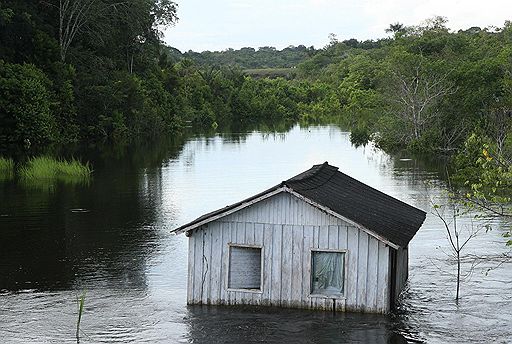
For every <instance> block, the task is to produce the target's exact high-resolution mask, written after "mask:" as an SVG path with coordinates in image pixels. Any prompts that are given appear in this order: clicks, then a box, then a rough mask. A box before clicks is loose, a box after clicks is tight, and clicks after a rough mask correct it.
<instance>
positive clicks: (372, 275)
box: [366, 237, 379, 312]
mask: <svg viewBox="0 0 512 344" xmlns="http://www.w3.org/2000/svg"><path fill="white" fill-rule="evenodd" d="M378 269H379V241H378V240H377V239H375V238H372V237H370V238H369V240H368V271H367V275H366V276H367V285H366V309H367V310H368V311H370V312H376V311H377V292H378V290H379V286H378V281H377V279H378V273H379V271H378Z"/></svg>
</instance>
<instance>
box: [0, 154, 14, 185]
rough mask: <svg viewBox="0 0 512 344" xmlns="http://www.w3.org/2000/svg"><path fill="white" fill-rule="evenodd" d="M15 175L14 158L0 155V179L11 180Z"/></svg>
mask: <svg viewBox="0 0 512 344" xmlns="http://www.w3.org/2000/svg"><path fill="white" fill-rule="evenodd" d="M13 176H14V160H12V159H11V158H3V157H1V156H0V180H9V179H12V178H13Z"/></svg>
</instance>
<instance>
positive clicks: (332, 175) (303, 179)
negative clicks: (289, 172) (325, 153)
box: [283, 161, 341, 191]
mask: <svg viewBox="0 0 512 344" xmlns="http://www.w3.org/2000/svg"><path fill="white" fill-rule="evenodd" d="M317 166H319V168H318V169H317V170H316V171H314V172H313V173H311V174H309V175H308V174H306V173H307V172H309V171H311V170H312V169H313V168H315V167H317ZM327 167H332V168H333V171H332V173H331V175H330V176H329V178H327V179H326V180H324V181H323V182H322V183H320V184H317V185H315V186H311V187H308V188H293V187H292V189H294V190H296V191H305V190H312V189H316V188H318V187H320V186H322V185H324V184H325V183H327V182H329V181H330V180H331V179H332V177H334V175H335V174H336V172H339V169H338V167H336V166H332V165H329V163H328V162H327V161H326V162H324V163H323V164H318V165H313V167H312V168H310V169H309V170H307V171H306V172H303V173H301V174H305V175H304V177H301V178H299V179H295V178H296V177H297V176H295V177H292V178H290V179H288V180H286V181H284V182H283V185H286V186H289V185H287V183H288V182H289V181H291V182H299V181H300V182H303V181H306V180H309V179H312V178H313V177H316V176H317V175H318V174H320V172H322V171H323V170H325V168H327ZM340 173H341V172H340ZM298 176H300V174H299V175H298Z"/></svg>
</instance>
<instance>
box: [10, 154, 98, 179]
mask: <svg viewBox="0 0 512 344" xmlns="http://www.w3.org/2000/svg"><path fill="white" fill-rule="evenodd" d="M18 173H19V176H20V178H21V179H22V180H23V181H29V182H37V181H61V182H65V183H73V184H75V183H86V182H88V181H89V178H90V177H91V173H92V169H91V166H90V165H89V163H85V164H83V163H82V162H80V161H79V160H76V159H74V158H73V159H71V160H69V161H67V160H61V159H54V158H51V157H47V156H40V157H36V158H31V159H29V160H28V161H27V162H26V163H25V164H24V166H22V167H21V168H20V169H19V171H18Z"/></svg>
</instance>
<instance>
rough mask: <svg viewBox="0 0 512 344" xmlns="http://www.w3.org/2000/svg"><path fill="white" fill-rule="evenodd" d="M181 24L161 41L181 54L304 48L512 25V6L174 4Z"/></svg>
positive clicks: (279, 0) (493, 0)
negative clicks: (424, 25) (435, 25)
mask: <svg viewBox="0 0 512 344" xmlns="http://www.w3.org/2000/svg"><path fill="white" fill-rule="evenodd" d="M175 1H176V2H177V3H178V6H179V7H178V16H179V18H180V20H179V21H178V23H177V24H176V26H174V27H171V28H169V29H167V30H166V31H165V36H164V41H165V42H166V43H167V44H169V45H171V46H173V47H176V48H178V49H180V50H181V51H187V50H189V49H191V50H194V51H203V50H224V49H227V48H235V49H238V48H241V47H254V48H257V47H261V46H275V47H277V48H279V49H281V48H284V47H286V46H288V45H299V44H304V45H306V46H311V45H314V46H315V47H316V48H320V47H323V46H324V45H326V44H327V43H328V38H327V36H328V34H329V33H331V32H332V33H335V34H336V35H337V36H338V38H339V39H340V40H344V39H348V38H357V39H371V38H379V37H383V36H385V35H386V34H385V32H384V30H385V29H386V28H387V27H388V26H389V24H391V23H395V22H400V23H404V24H406V25H415V24H419V23H420V22H421V21H423V20H424V19H426V18H430V17H433V16H435V15H441V16H444V17H447V18H448V20H449V22H448V26H449V27H450V28H451V29H453V30H458V29H461V28H463V29H466V28H469V27H471V26H480V27H487V26H498V27H501V26H502V25H503V23H504V22H505V20H512V0H273V1H272V0H175Z"/></svg>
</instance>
